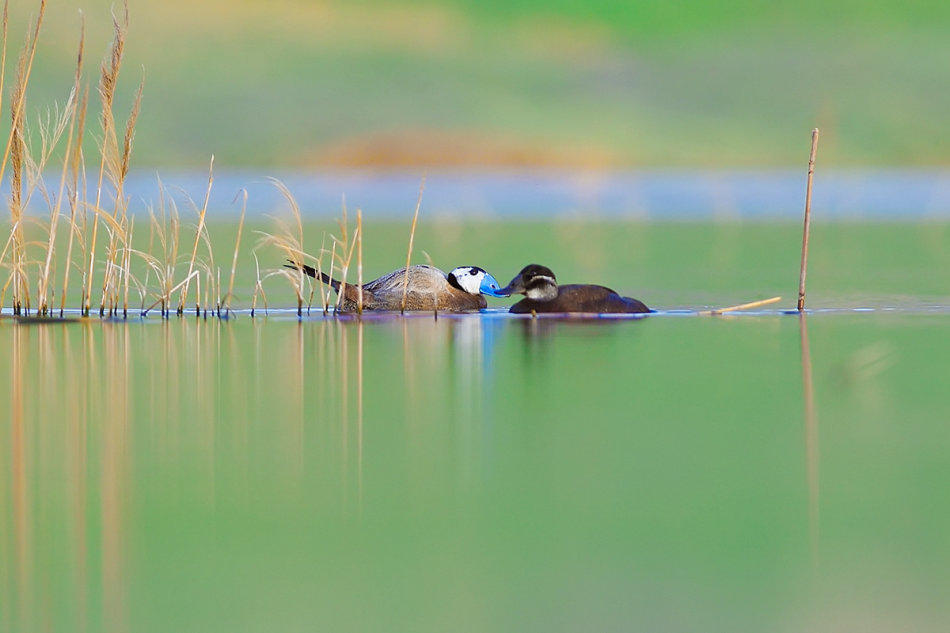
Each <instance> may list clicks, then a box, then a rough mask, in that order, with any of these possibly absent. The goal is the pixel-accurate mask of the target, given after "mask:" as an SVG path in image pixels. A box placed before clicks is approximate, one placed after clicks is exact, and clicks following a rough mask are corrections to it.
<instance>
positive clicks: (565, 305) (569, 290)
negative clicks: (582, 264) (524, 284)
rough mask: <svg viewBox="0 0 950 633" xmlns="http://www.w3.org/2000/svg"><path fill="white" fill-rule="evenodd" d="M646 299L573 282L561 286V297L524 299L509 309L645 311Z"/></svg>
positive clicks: (517, 311) (589, 311) (595, 311)
mask: <svg viewBox="0 0 950 633" xmlns="http://www.w3.org/2000/svg"><path fill="white" fill-rule="evenodd" d="M649 311H650V308H648V307H647V306H646V305H645V304H644V303H643V302H642V301H638V300H637V299H633V298H631V297H622V296H620V295H619V294H617V293H616V292H614V291H613V290H611V289H610V288H605V287H604V286H595V285H591V284H571V285H567V286H560V285H559V286H558V287H557V297H555V298H554V299H551V300H550V301H536V300H534V299H527V298H525V299H522V300H521V301H519V302H518V303H516V304H514V305H513V306H511V309H510V310H509V312H514V313H516V314H528V313H531V312H536V313H543V312H583V313H604V314H611V313H613V314H616V313H628V314H635V313H642V312H649Z"/></svg>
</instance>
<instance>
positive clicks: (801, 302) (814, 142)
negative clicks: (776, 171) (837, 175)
mask: <svg viewBox="0 0 950 633" xmlns="http://www.w3.org/2000/svg"><path fill="white" fill-rule="evenodd" d="M817 152H818V128H815V129H814V130H812V131H811V154H809V156H808V184H807V185H806V186H805V226H804V228H803V229H802V263H801V269H800V271H799V275H798V311H799V312H801V311H802V310H804V309H805V274H806V273H807V272H808V232H809V229H811V184H812V178H813V177H814V175H815V154H816V153H817Z"/></svg>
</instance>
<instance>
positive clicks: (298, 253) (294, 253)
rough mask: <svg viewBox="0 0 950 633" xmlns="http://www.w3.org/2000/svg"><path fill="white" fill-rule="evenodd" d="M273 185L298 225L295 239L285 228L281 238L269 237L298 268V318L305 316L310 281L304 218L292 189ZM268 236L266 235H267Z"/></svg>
mask: <svg viewBox="0 0 950 633" xmlns="http://www.w3.org/2000/svg"><path fill="white" fill-rule="evenodd" d="M269 180H270V182H271V184H272V185H274V187H276V188H277V191H279V192H280V194H281V195H282V196H283V197H284V199H285V200H286V201H287V203H288V204H289V205H290V211H291V214H292V215H293V217H294V221H295V223H296V225H297V235H296V237H294V235H293V233H292V232H291V231H290V230H289V229H287V228H285V227H283V224H282V223H281V227H282V228H283V230H282V231H281V232H280V236H279V237H276V236H268V237H271V238H272V239H273V240H274V243H275V244H276V245H277V246H279V247H281V248H283V249H284V250H286V251H287V255H288V259H290V260H291V261H293V263H294V266H295V267H296V274H297V279H296V280H294V281H293V282H292V284H293V285H294V291H295V292H296V293H297V316H302V315H303V290H304V284H305V283H306V280H307V279H308V277H307V275H306V274H305V273H304V271H303V256H304V247H303V246H304V245H303V218H302V217H301V214H300V207H299V205H298V204H297V200H296V199H295V198H294V196H293V194H292V193H291V192H290V189H288V188H287V185H285V184H284V183H283V182H281V181H280V180H278V179H276V178H270V179H269ZM265 235H266V234H265Z"/></svg>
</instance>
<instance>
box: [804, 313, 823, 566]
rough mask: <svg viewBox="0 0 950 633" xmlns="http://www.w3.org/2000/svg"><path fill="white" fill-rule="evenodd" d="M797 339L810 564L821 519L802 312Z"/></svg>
mask: <svg viewBox="0 0 950 633" xmlns="http://www.w3.org/2000/svg"><path fill="white" fill-rule="evenodd" d="M798 327H799V337H800V343H801V365H802V401H803V405H804V406H803V410H804V427H803V428H804V435H805V473H806V479H807V482H808V540H809V544H810V547H811V559H812V565H813V566H815V567H817V566H818V561H819V539H820V524H821V517H820V514H819V509H820V493H821V490H820V481H819V462H820V454H819V447H818V415H817V413H816V411H815V390H814V385H813V380H812V367H811V350H810V347H809V344H808V317H807V316H806V315H805V313H804V312H801V313H799V315H798Z"/></svg>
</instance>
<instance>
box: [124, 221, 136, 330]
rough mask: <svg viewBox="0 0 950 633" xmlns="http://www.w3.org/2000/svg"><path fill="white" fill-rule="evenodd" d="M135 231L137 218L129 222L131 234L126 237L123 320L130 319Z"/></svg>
mask: <svg viewBox="0 0 950 633" xmlns="http://www.w3.org/2000/svg"><path fill="white" fill-rule="evenodd" d="M134 229H135V218H132V219H131V220H130V221H129V232H128V234H127V235H126V241H125V243H126V247H125V250H124V251H123V255H124V261H123V263H122V273H123V277H124V282H125V288H124V293H123V299H122V318H123V319H127V318H128V317H129V279H130V278H131V277H132V231H133V230H134Z"/></svg>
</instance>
